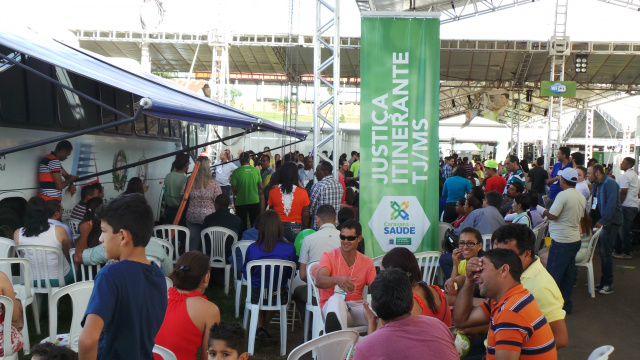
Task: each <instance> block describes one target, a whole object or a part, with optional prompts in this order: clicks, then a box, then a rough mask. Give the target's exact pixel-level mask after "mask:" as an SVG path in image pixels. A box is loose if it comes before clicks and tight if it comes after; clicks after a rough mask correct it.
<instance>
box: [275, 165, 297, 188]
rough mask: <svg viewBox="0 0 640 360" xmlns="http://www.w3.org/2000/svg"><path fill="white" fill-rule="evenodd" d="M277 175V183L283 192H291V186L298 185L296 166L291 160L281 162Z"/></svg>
mask: <svg viewBox="0 0 640 360" xmlns="http://www.w3.org/2000/svg"><path fill="white" fill-rule="evenodd" d="M279 172H280V175H279V176H278V185H280V189H281V190H282V193H283V194H291V192H292V191H293V186H294V185H298V166H297V165H296V164H294V163H292V162H287V163H284V164H282V166H281V167H280V170H279Z"/></svg>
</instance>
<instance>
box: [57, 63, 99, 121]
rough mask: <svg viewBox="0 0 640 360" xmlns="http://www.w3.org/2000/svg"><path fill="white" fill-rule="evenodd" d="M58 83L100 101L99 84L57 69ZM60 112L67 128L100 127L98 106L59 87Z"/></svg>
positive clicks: (61, 119)
mask: <svg viewBox="0 0 640 360" xmlns="http://www.w3.org/2000/svg"><path fill="white" fill-rule="evenodd" d="M56 76H57V77H58V81H60V82H62V83H63V84H65V85H67V86H70V87H72V88H74V89H76V90H78V91H80V92H82V93H83V94H86V95H88V96H90V97H92V98H94V99H98V97H99V94H98V84H97V83H96V82H95V81H93V80H89V79H87V78H85V77H83V76H80V75H76V74H74V73H72V72H70V71H67V70H65V69H62V68H60V67H56ZM58 110H59V113H60V123H61V125H62V127H65V128H88V127H92V126H97V125H100V112H99V107H98V105H96V104H94V103H92V102H89V101H88V100H86V99H83V98H81V97H79V96H78V95H76V94H74V93H73V92H71V91H69V90H65V89H62V88H61V87H58Z"/></svg>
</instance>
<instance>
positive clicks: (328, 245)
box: [0, 142, 639, 359]
mask: <svg viewBox="0 0 640 360" xmlns="http://www.w3.org/2000/svg"><path fill="white" fill-rule="evenodd" d="M71 151H72V147H71V145H70V144H66V143H65V142H61V143H60V144H58V146H57V147H56V150H55V151H54V152H52V153H51V154H50V155H48V156H47V157H46V158H45V159H43V161H42V163H41V164H40V168H39V172H40V178H41V180H42V181H43V182H42V190H41V193H40V194H39V195H38V196H36V197H34V198H32V199H30V200H29V202H28V204H27V208H26V211H25V222H24V227H22V228H20V229H18V230H16V232H15V234H14V241H15V242H16V244H36V245H49V246H55V247H57V248H59V249H60V250H61V251H62V252H63V254H64V255H65V257H64V259H63V260H62V261H64V264H63V266H62V269H63V273H62V274H58V273H57V272H58V264H57V261H58V259H57V258H56V259H48V264H49V266H50V268H49V269H48V271H49V275H50V277H51V279H52V280H51V283H52V285H53V286H58V285H60V284H59V280H58V279H60V281H64V283H65V284H70V283H72V282H74V281H75V280H77V279H74V278H73V275H72V271H71V270H70V269H71V266H94V265H103V264H107V263H109V265H106V266H104V267H103V268H102V269H101V270H100V271H99V272H98V274H97V276H96V277H95V282H94V290H93V293H92V295H91V298H90V300H89V305H88V308H87V310H86V314H85V316H84V318H83V321H82V324H83V331H82V334H81V337H80V339H79V343H78V348H79V356H80V358H81V359H85V358H86V359H96V358H101V359H102V358H104V359H106V358H109V359H111V358H114V359H115V358H126V359H138V358H139V359H142V358H144V359H148V358H150V357H151V356H152V352H151V350H152V348H153V346H154V344H157V345H160V346H162V347H165V348H167V349H169V350H171V351H173V352H174V353H175V354H176V356H177V358H178V359H193V358H195V357H196V356H197V355H196V354H197V353H198V351H200V359H207V358H209V359H218V358H225V359H226V358H232V359H233V358H238V359H247V358H248V357H249V355H248V353H247V339H246V336H247V335H246V332H245V331H244V329H243V328H242V326H241V325H239V324H235V323H225V322H222V321H221V314H220V309H219V308H218V307H217V306H216V305H215V304H214V303H213V302H211V301H210V300H209V299H207V298H206V296H205V295H204V291H205V290H206V289H207V288H208V287H209V284H210V283H211V282H212V281H214V279H213V276H212V273H211V272H210V268H209V256H208V255H207V253H208V252H210V251H211V249H209V248H208V247H207V246H205V247H204V248H203V246H202V245H203V244H205V243H204V242H202V241H201V238H200V232H201V231H202V230H203V229H205V228H207V227H210V226H222V227H226V228H227V229H229V230H230V231H231V232H233V233H235V234H236V235H237V239H238V240H252V241H254V243H253V244H251V245H250V246H249V247H248V248H247V251H246V255H245V258H244V262H243V263H242V262H241V261H242V260H241V259H238V258H237V257H236V255H237V254H231V242H232V241H231V238H229V239H227V243H226V244H225V248H226V253H227V255H229V259H228V261H229V262H231V261H240V263H238V265H239V266H238V268H239V269H241V272H242V276H243V277H244V278H248V275H249V274H247V264H248V263H249V262H250V261H252V260H262V259H277V260H288V261H292V262H295V263H296V264H299V266H298V268H299V276H300V279H301V280H302V281H306V282H308V281H314V282H315V285H316V286H317V288H318V289H319V299H317V302H318V305H319V306H320V308H321V310H322V316H323V319H324V324H325V328H324V331H325V332H326V333H329V332H333V331H338V330H341V329H347V328H352V327H358V326H362V327H365V328H366V329H367V336H366V337H364V338H363V339H362V340H361V341H360V342H359V343H358V345H357V347H356V350H355V356H354V358H355V359H388V358H392V357H394V356H395V355H397V354H403V355H406V356H409V357H412V358H421V355H424V354H431V355H432V357H434V358H438V359H457V358H459V354H458V352H457V351H456V347H455V344H454V335H452V332H451V329H452V326H453V327H455V328H457V329H459V333H460V334H465V335H467V336H469V337H470V338H471V352H470V354H469V356H468V357H467V358H478V359H481V358H483V357H486V358H487V359H493V358H496V359H508V358H517V357H518V356H520V357H521V358H528V359H555V358H557V349H561V348H563V347H566V346H567V345H568V342H569V334H568V332H567V328H566V324H565V321H564V319H565V314H567V315H568V314H571V313H572V302H571V295H572V290H573V287H574V284H575V282H576V272H577V270H576V266H575V262H576V258H577V257H579V256H581V255H580V254H581V252H583V250H584V243H588V241H589V239H590V237H591V236H592V235H593V232H594V229H595V231H599V236H600V240H599V251H600V258H601V261H602V276H601V279H600V283H599V284H598V285H596V288H597V289H598V291H599V293H600V294H603V295H609V294H612V293H613V260H612V258H613V257H615V258H619V259H629V258H631V257H632V254H631V244H630V239H629V227H628V225H627V224H629V223H631V220H632V219H633V218H634V217H635V214H636V212H637V209H638V191H639V184H638V175H637V173H635V172H634V171H633V167H634V165H635V161H634V159H632V158H625V159H624V161H623V163H622V165H621V169H622V170H623V171H624V174H622V175H621V176H619V177H618V179H617V181H616V180H614V179H613V178H612V177H611V176H608V175H606V173H607V172H606V170H605V168H603V167H602V166H601V165H599V164H597V163H593V161H590V164H589V165H588V167H584V165H583V160H584V157H583V156H582V154H580V153H574V154H570V152H569V149H568V148H564V147H561V148H560V149H559V151H558V154H557V159H558V162H557V163H556V164H555V165H554V166H553V168H552V169H551V171H550V172H548V171H547V170H546V169H544V166H543V161H542V159H537V161H536V163H535V164H534V165H533V166H532V167H531V168H529V166H528V164H527V163H526V162H525V161H520V160H519V159H518V158H517V157H516V156H513V155H511V156H509V157H507V158H506V159H505V161H504V163H502V164H501V163H498V162H497V161H495V160H487V161H485V162H483V163H481V162H479V161H478V162H476V163H475V164H473V163H472V162H470V161H469V159H467V158H462V159H458V158H457V156H455V155H454V156H451V157H447V158H445V159H443V161H442V162H441V168H440V170H441V194H440V195H441V198H440V205H441V214H442V221H445V222H450V223H451V224H452V226H453V230H452V231H451V232H449V233H448V234H447V237H446V239H445V244H443V248H444V249H447V248H448V249H449V250H450V251H448V252H447V251H446V250H445V253H443V254H442V255H441V257H440V260H439V262H440V270H441V271H442V272H443V273H444V275H445V277H444V278H445V279H446V281H445V282H444V284H441V285H442V286H438V285H436V284H426V283H424V282H422V281H421V275H420V274H421V269H420V268H421V267H422V266H425V265H426V264H420V263H418V261H417V260H416V258H415V256H414V254H413V253H411V251H409V250H407V249H405V248H401V247H398V248H394V249H392V250H391V251H389V252H388V253H387V254H386V255H384V257H383V258H382V261H381V264H382V265H381V268H380V269H376V267H375V266H374V262H373V260H372V259H371V258H370V257H368V256H366V255H365V252H364V241H363V238H362V225H361V224H360V222H359V221H358V188H359V180H360V178H359V175H360V173H359V166H360V162H359V154H358V153H357V152H355V151H354V152H352V154H351V157H350V158H347V155H346V154H342V156H340V157H339V158H338V159H337V160H334V159H333V154H332V155H329V154H328V153H323V154H321V155H320V161H319V163H318V164H313V158H312V157H308V156H307V157H305V156H304V155H303V154H300V153H298V152H292V153H288V154H285V155H284V156H282V157H280V155H279V154H276V156H275V157H272V155H271V152H270V150H269V149H268V148H265V149H264V151H263V152H259V153H254V152H253V151H240V152H238V158H237V160H236V161H234V159H233V156H232V155H231V152H230V151H229V150H225V151H223V152H221V153H220V154H219V155H218V156H217V159H216V161H215V162H213V164H211V163H210V160H209V158H208V157H206V156H201V157H199V158H198V159H197V162H198V163H199V169H198V171H196V172H194V173H192V174H191V175H187V173H188V169H189V161H190V159H189V156H188V155H187V154H179V155H177V156H176V158H175V161H174V162H173V164H172V166H171V172H170V173H169V174H168V175H167V176H166V178H165V181H164V186H165V199H164V202H165V212H164V217H163V218H164V222H165V223H167V224H173V223H174V222H175V218H176V216H177V215H178V208H179V206H180V204H181V202H183V201H186V209H185V212H184V214H182V216H181V219H180V221H179V222H181V223H182V224H184V225H185V226H186V227H187V228H188V229H189V230H190V234H191V236H190V238H188V239H186V238H185V239H180V240H181V245H179V249H178V250H179V251H180V253H181V254H182V255H181V256H180V257H179V259H178V260H177V263H176V264H175V265H174V264H173V262H172V259H170V258H169V257H168V255H167V254H166V252H165V251H164V249H163V248H162V246H160V245H158V244H157V243H156V242H154V241H151V238H152V236H154V234H153V227H154V225H155V224H156V223H155V221H154V217H153V211H152V210H151V208H150V206H149V204H148V203H147V201H146V200H145V197H144V189H143V188H142V186H141V184H142V183H141V182H140V183H138V180H139V179H138V180H135V179H136V178H133V179H131V180H130V182H129V184H128V186H127V191H125V193H123V194H121V195H120V196H118V197H116V198H114V199H112V200H110V201H108V202H106V203H105V202H104V201H103V196H104V195H103V189H102V186H101V185H100V184H97V183H94V184H87V185H85V186H83V187H82V188H81V190H80V194H81V196H80V197H81V200H80V202H79V203H78V204H77V205H76V206H75V207H74V209H73V210H72V212H71V214H72V219H75V220H77V221H79V225H78V233H79V236H77V238H76V239H74V233H73V232H72V231H71V230H70V229H69V228H68V227H67V226H66V225H65V224H64V223H62V222H61V217H62V216H61V214H62V211H63V209H62V206H61V205H60V200H61V196H62V191H64V189H65V188H69V187H70V186H73V181H68V180H69V179H73V176H72V175H69V174H67V173H66V172H65V171H64V170H63V169H62V166H61V163H60V161H63V160H64V159H65V158H66V157H68V156H69V155H70V153H71ZM327 160H331V161H327ZM592 160H593V159H592ZM333 164H336V167H337V168H334V166H333ZM314 165H315V167H314ZM334 172H337V175H338V176H337V178H338V179H337V180H336V177H334ZM191 177H194V178H193V180H192V181H191ZM189 183H192V184H193V185H192V186H191V187H189V186H188V184H189ZM69 190H71V189H69ZM73 190H74V191H75V189H73ZM188 190H190V191H188ZM543 223H548V235H549V237H550V239H551V241H550V243H549V244H543V245H542V246H539V245H538V246H537V243H536V236H535V234H534V232H533V229H535V228H536V227H538V226H539V225H540V224H543ZM487 235H490V244H488V245H487V244H486V243H485V240H484V238H483V237H486V236H487ZM71 248H75V254H74V256H73V257H72V258H69V249H71ZM483 248H484V249H485V250H483ZM147 256H153V257H154V258H157V259H158V260H159V261H160V264H153V263H152V262H150V261H149V260H148V258H147ZM29 260H30V261H32V262H34V261H38V259H35V258H34V259H29ZM312 264H314V266H313V267H311V265H312ZM252 271H256V270H255V268H254V270H252ZM3 275H4V274H0V292H2V294H5V293H6V294H12V293H13V292H12V290H11V283H10V281H9V280H8V278H7V279H5V278H6V276H4V277H3ZM250 275H251V278H252V283H251V284H249V286H251V287H252V298H251V299H250V301H251V302H252V303H256V304H257V303H259V302H260V301H261V299H260V298H259V294H260V286H261V283H260V274H258V273H253V272H252V273H251V274H250ZM292 276H294V274H285V276H284V278H285V279H284V280H286V278H290V277H292ZM165 277H169V278H171V280H172V281H173V285H174V286H173V287H171V288H169V289H167V287H166V281H165ZM54 279H55V280H54ZM5 280H6V281H5ZM54 281H55V282H56V284H55V285H54ZM262 285H264V284H262ZM267 286H268V284H267ZM365 287H367V288H368V291H369V294H370V295H371V302H370V303H369V302H368V301H367V299H365V297H364V296H363V295H364V294H363V292H364V290H365ZM277 288H278V289H279V290H278V291H280V292H289V291H291V292H292V298H293V300H294V301H296V302H297V303H298V304H299V305H298V309H300V310H301V311H300V312H301V316H303V317H304V316H305V311H304V308H305V305H304V304H306V303H307V300H308V299H307V289H306V285H301V286H299V287H297V288H295V289H288V288H286V282H285V281H283V283H282V284H280V286H279V287H277ZM167 294H168V297H167ZM7 296H9V295H7ZM266 296H270V295H266ZM10 297H11V296H10ZM283 298H286V297H283ZM262 300H264V299H262ZM14 301H15V302H16V305H18V306H15V307H14V313H13V314H11V316H12V319H15V321H14V326H15V329H19V327H20V326H21V325H20V324H19V321H20V320H21V319H22V315H21V309H22V307H21V306H19V300H17V299H15V298H14ZM272 317H273V314H272V313H271V312H268V311H263V312H261V313H260V314H259V320H258V327H257V332H256V334H255V335H256V337H257V338H272V336H271V334H270V333H269V323H270V321H271V318H272ZM12 330H14V329H12ZM14 336H15V339H14ZM20 337H21V335H20V332H19V331H17V330H16V331H12V341H14V344H15V345H14V348H17V349H19V347H20V346H21V338H20ZM52 351H55V350H52ZM156 358H158V357H156Z"/></svg>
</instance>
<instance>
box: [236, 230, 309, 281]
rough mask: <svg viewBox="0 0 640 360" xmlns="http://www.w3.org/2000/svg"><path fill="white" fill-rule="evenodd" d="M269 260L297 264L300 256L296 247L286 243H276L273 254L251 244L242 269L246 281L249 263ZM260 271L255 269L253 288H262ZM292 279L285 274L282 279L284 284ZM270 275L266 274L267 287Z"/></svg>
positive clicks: (252, 276) (289, 275)
mask: <svg viewBox="0 0 640 360" xmlns="http://www.w3.org/2000/svg"><path fill="white" fill-rule="evenodd" d="M268 259H272V260H288V261H293V262H297V261H298V256H297V255H296V247H295V246H293V244H289V243H286V242H284V241H278V242H277V243H276V246H275V247H274V248H273V251H271V252H265V251H263V250H262V249H261V248H260V245H258V244H257V243H256V244H251V245H249V247H248V248H247V254H246V255H245V258H244V266H243V267H242V276H243V277H244V278H245V279H246V278H247V264H248V263H249V261H252V260H268ZM260 276H261V275H260V271H259V270H258V268H254V270H253V272H252V273H251V286H252V287H253V288H260ZM276 276H277V274H276V275H274V278H276ZM290 277H291V274H290V273H289V274H287V273H285V275H284V276H283V277H282V283H283V284H285V282H286V280H288V279H289V278H290ZM268 279H269V274H268V273H267V274H265V280H266V281H265V287H267V286H269V282H268Z"/></svg>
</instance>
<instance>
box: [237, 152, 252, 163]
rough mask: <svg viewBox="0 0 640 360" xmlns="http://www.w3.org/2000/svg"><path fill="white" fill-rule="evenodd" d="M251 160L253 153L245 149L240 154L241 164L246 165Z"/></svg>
mask: <svg viewBox="0 0 640 360" xmlns="http://www.w3.org/2000/svg"><path fill="white" fill-rule="evenodd" d="M250 160H251V155H250V154H249V152H247V151H245V152H243V153H242V154H240V164H241V165H246V164H248V163H249V162H250Z"/></svg>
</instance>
